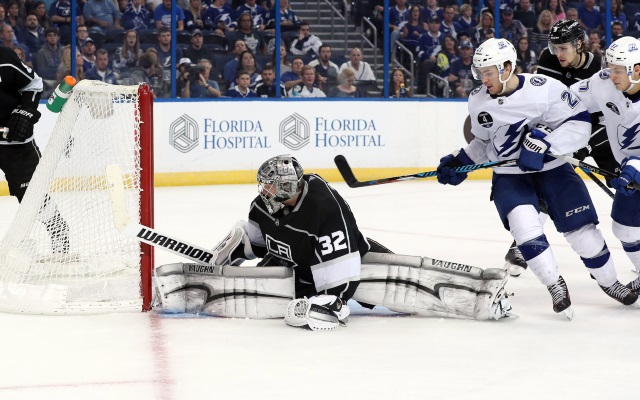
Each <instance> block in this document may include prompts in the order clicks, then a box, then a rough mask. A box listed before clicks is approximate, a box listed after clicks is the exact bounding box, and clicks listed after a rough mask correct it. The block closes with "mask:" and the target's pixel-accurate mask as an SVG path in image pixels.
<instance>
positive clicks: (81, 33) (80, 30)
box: [76, 24, 89, 49]
mask: <svg viewBox="0 0 640 400" xmlns="http://www.w3.org/2000/svg"><path fill="white" fill-rule="evenodd" d="M88 37H89V28H87V27H86V25H83V24H80V25H78V26H76V48H78V49H79V48H81V47H82V42H84V40H85V39H86V38H88Z"/></svg>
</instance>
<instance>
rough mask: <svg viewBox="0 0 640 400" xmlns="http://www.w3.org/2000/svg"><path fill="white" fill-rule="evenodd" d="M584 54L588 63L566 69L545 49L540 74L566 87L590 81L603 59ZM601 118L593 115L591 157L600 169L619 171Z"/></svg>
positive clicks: (600, 115) (595, 114) (539, 69)
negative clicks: (586, 80)
mask: <svg viewBox="0 0 640 400" xmlns="http://www.w3.org/2000/svg"><path fill="white" fill-rule="evenodd" d="M582 54H583V57H584V56H586V61H585V63H584V64H583V65H582V66H581V67H580V68H564V67H563V66H562V65H560V61H558V58H557V57H556V56H554V55H553V54H551V53H550V52H549V49H548V48H547V49H544V51H543V52H542V54H541V55H540V60H539V62H538V73H539V74H542V75H547V76H550V77H552V78H556V79H557V80H559V81H560V82H562V83H564V84H565V86H571V85H573V84H574V83H576V82H579V81H581V80H583V79H589V78H591V77H592V76H593V75H594V74H596V73H598V72H599V71H600V69H601V68H602V58H601V57H600V56H599V55H597V54H593V53H590V52H583V53H582ZM601 117H602V113H600V112H598V113H594V114H592V115H591V139H589V146H590V147H591V153H590V156H591V157H593V159H594V160H595V161H596V163H597V164H598V166H599V167H600V168H602V169H606V170H608V171H617V170H618V168H619V167H620V165H619V164H618V162H617V161H616V160H615V158H614V157H613V153H612V152H611V147H610V146H609V138H608V137H607V132H606V130H605V127H604V123H603V122H602V121H600V119H601Z"/></svg>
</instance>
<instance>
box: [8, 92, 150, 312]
mask: <svg viewBox="0 0 640 400" xmlns="http://www.w3.org/2000/svg"><path fill="white" fill-rule="evenodd" d="M152 118H153V112H152V97H151V94H150V93H149V88H148V86H146V85H140V86H115V85H107V84H103V83H101V82H97V81H88V80H84V81H81V82H79V83H78V84H77V85H76V86H75V87H74V89H73V93H72V95H71V96H70V97H69V99H68V100H67V102H66V104H65V106H64V108H63V109H62V112H61V113H60V114H59V116H58V120H57V123H56V125H55V127H54V129H53V132H52V134H51V137H50V139H49V142H48V144H47V146H46V150H45V152H44V155H43V157H42V159H41V160H40V164H39V165H38V168H37V169H36V172H35V174H34V176H33V178H32V179H31V182H30V184H29V188H28V190H27V192H26V194H25V196H24V198H23V201H22V203H21V204H20V208H19V209H18V212H17V214H16V216H15V219H14V221H13V223H12V224H11V226H10V227H9V230H8V231H7V233H6V236H5V237H4V239H3V240H2V242H0V311H3V312H18V313H30V314H76V313H103V312H114V311H141V310H145V309H148V306H149V303H150V300H151V299H150V286H151V285H150V272H151V265H152V263H153V253H152V249H151V248H150V247H148V246H146V245H141V244H140V243H139V242H137V241H136V240H133V239H130V238H127V237H125V236H124V235H122V234H121V233H119V232H118V231H117V229H116V227H115V224H114V221H113V215H112V212H111V204H110V200H109V191H108V187H107V182H106V179H105V171H106V166H107V165H109V164H118V165H119V166H120V168H121V170H122V172H123V176H124V179H125V182H124V184H125V189H126V196H127V206H128V210H129V214H130V218H131V219H132V220H137V221H138V222H139V223H141V224H144V225H147V226H153V214H152V210H153V208H152V203H153V157H152V129H151V128H152Z"/></svg>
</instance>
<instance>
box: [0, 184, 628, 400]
mask: <svg viewBox="0 0 640 400" xmlns="http://www.w3.org/2000/svg"><path fill="white" fill-rule="evenodd" d="M587 184H588V186H589V189H590V191H591V193H592V195H593V198H594V202H595V203H596V207H597V209H598V211H599V216H600V219H601V225H600V226H601V227H602V229H603V232H604V235H605V238H606V239H607V243H608V246H609V248H610V249H611V251H612V253H613V256H614V259H615V261H616V266H617V270H618V274H619V278H620V281H622V282H623V283H627V282H628V281H630V280H632V279H633V278H634V275H633V274H632V273H631V268H632V266H631V263H630V262H629V261H628V259H627V258H626V256H625V255H624V253H623V251H622V248H621V245H620V243H619V242H618V241H617V240H615V238H614V236H613V234H612V233H611V219H610V217H609V211H610V205H611V200H610V199H609V198H608V197H607V196H606V195H605V194H604V193H603V192H602V191H601V189H599V188H598V187H596V186H595V185H594V184H593V183H591V182H588V183H587ZM334 186H335V187H336V188H337V189H338V190H339V191H340V192H341V193H342V194H343V196H344V197H345V198H346V199H347V201H348V202H349V204H350V205H351V208H352V209H353V211H354V213H355V215H356V218H357V221H358V223H359V225H360V228H361V230H362V231H363V232H364V233H365V234H366V235H367V236H369V237H372V238H375V239H376V240H378V241H379V242H381V243H383V244H384V245H386V246H387V247H389V248H391V249H392V250H393V251H395V252H396V253H400V254H411V255H423V256H429V257H432V258H439V259H444V260H449V261H456V262H461V263H466V264H471V265H476V266H478V267H483V268H488V267H501V266H502V265H503V257H504V254H505V252H506V250H507V248H508V246H509V244H510V243H511V238H510V236H509V233H508V232H507V231H505V230H504V229H503V228H502V226H501V225H500V222H499V220H498V216H497V212H496V211H495V208H494V207H493V204H492V203H490V202H489V182H487V181H467V182H464V183H463V184H462V185H460V186H458V187H444V186H441V185H438V184H437V183H435V182H434V181H432V180H429V181H421V182H418V181H413V182H404V183H395V184H390V185H381V186H375V187H371V188H362V189H350V188H348V187H347V186H346V185H344V184H339V183H337V184H335V185H334ZM256 190H257V187H256V185H233V186H209V187H184V188H159V189H157V190H156V228H157V229H159V230H160V231H166V232H168V233H169V232H170V233H172V234H173V235H175V236H177V237H180V238H183V239H185V240H187V241H190V242H193V243H198V244H201V245H203V246H213V245H214V244H215V243H217V242H218V240H220V239H221V238H222V237H223V236H224V235H225V234H226V233H227V232H228V230H229V229H230V228H231V227H232V226H233V225H234V223H235V222H236V220H238V219H240V218H246V214H247V212H248V210H249V203H250V201H251V200H252V199H253V197H254V196H255V195H256V193H257V191H256ZM0 209H1V210H2V217H1V220H0V235H4V233H5V232H6V230H7V228H8V226H9V224H10V222H11V218H12V216H13V215H14V213H15V211H16V209H17V202H16V200H15V198H9V197H0ZM546 230H547V237H548V238H549V241H550V242H551V244H552V247H553V249H554V252H555V255H556V257H557V259H558V263H559V265H560V268H561V273H562V275H563V276H564V278H565V280H566V281H567V284H568V286H569V290H570V293H571V298H572V300H573V304H574V306H573V307H574V309H575V313H576V315H575V318H574V320H573V321H571V322H569V321H567V320H566V319H565V318H564V317H563V316H562V315H557V314H554V313H553V311H552V309H551V298H550V296H549V294H548V292H547V290H546V289H545V288H544V286H542V285H541V284H540V283H539V282H538V281H537V279H536V278H535V277H534V276H533V274H532V273H531V272H530V271H525V272H524V273H523V274H522V275H521V276H520V277H519V278H515V279H512V280H511V281H510V282H509V283H508V284H507V288H508V290H509V291H510V292H514V293H515V296H514V297H512V298H511V302H512V304H513V307H514V312H516V313H517V314H518V315H519V317H517V318H509V319H506V320H501V321H491V322H478V321H468V320H447V319H425V318H416V317H408V316H398V315H394V314H392V313H390V312H388V311H384V310H382V311H373V312H371V311H366V310H364V309H355V310H354V314H355V315H353V316H352V317H350V323H349V326H348V327H347V328H340V329H338V330H337V331H332V332H310V331H305V330H301V329H294V328H290V327H287V326H286V325H285V324H284V322H283V321H282V320H270V321H252V320H238V319H223V318H198V317H193V318H167V317H159V316H157V315H154V314H153V313H147V314H142V313H140V314H113V315H104V316H67V317H43V316H31V315H11V314H0V337H1V338H2V343H3V345H2V351H1V352H0V371H2V372H1V373H0V400H6V399H21V400H22V399H29V400H31V399H48V400H57V399H64V400H70V399H83V400H93V399H96V400H98V399H136V400H147V399H158V400H182V399H224V400H227V399H322V400H334V399H350V400H354V399H366V400H369V399H393V400H404V399H412V400H413V399H474V400H478V399H492V400H500V399H513V400H519V399H525V400H526V399H535V400H539V399H562V400H567V399H581V400H584V399H618V398H629V399H634V398H638V396H639V395H638V394H637V393H638V385H637V383H636V379H637V376H638V375H637V365H638V360H640V350H639V348H638V338H639V333H640V309H639V308H640V307H636V306H634V307H624V306H622V305H619V304H617V303H616V302H614V301H613V300H611V299H609V298H608V297H607V296H606V295H605V294H604V293H603V292H602V291H601V290H600V289H599V288H598V286H597V285H596V283H595V281H593V280H592V279H591V278H590V277H589V274H588V273H587V271H585V268H584V267H583V266H582V263H581V262H580V259H579V258H578V256H577V255H575V254H574V253H573V252H572V250H571V248H570V247H569V245H568V244H567V243H566V241H565V240H564V239H563V238H562V236H561V235H559V234H557V233H555V231H554V228H553V225H552V224H551V223H550V222H547V224H546ZM177 261H181V259H180V258H179V257H177V256H174V255H171V254H169V253H164V252H162V251H159V250H158V251H157V252H156V264H157V265H159V264H162V263H169V262H177Z"/></svg>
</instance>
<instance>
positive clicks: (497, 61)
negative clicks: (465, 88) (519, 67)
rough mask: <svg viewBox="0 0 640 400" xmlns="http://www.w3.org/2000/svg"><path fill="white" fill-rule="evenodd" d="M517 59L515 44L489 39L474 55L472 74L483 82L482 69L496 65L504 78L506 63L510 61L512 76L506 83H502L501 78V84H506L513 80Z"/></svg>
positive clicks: (503, 40) (505, 40) (504, 40)
mask: <svg viewBox="0 0 640 400" xmlns="http://www.w3.org/2000/svg"><path fill="white" fill-rule="evenodd" d="M517 59H518V55H517V53H516V48H515V47H513V44H512V43H511V42H510V41H508V40H507V39H495V38H491V39H487V40H486V41H484V42H483V43H482V44H481V45H480V46H479V47H478V48H477V49H476V52H475V54H474V55H473V65H471V72H472V73H473V77H474V78H475V79H477V80H481V79H482V74H481V73H480V68H484V67H490V66H493V65H495V66H496V67H497V68H498V72H499V73H500V76H502V74H503V73H504V63H505V62H507V61H510V62H511V74H509V77H507V79H506V80H505V81H502V78H500V82H502V83H505V82H506V81H508V80H509V78H511V75H512V74H513V71H514V70H515V69H516V61H517Z"/></svg>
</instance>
